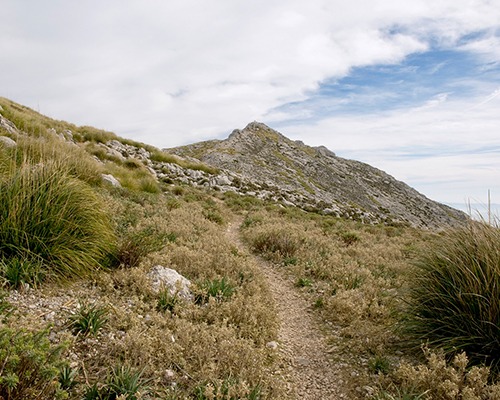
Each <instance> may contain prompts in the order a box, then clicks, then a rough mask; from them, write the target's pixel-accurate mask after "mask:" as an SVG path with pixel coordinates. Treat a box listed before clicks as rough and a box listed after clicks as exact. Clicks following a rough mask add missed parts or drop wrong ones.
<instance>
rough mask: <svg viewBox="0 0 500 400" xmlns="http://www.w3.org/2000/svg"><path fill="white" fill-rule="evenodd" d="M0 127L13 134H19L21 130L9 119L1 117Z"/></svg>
mask: <svg viewBox="0 0 500 400" xmlns="http://www.w3.org/2000/svg"><path fill="white" fill-rule="evenodd" d="M0 127H2V128H4V129H5V130H6V131H7V132H9V133H13V134H18V133H19V130H18V129H17V127H16V126H15V125H14V124H13V123H12V122H11V121H9V120H8V119H7V118H4V117H2V116H1V115H0Z"/></svg>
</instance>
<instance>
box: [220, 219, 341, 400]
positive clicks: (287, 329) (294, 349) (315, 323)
mask: <svg viewBox="0 0 500 400" xmlns="http://www.w3.org/2000/svg"><path fill="white" fill-rule="evenodd" d="M242 220H243V219H242V217H237V218H235V219H234V220H233V221H232V222H231V223H229V225H228V228H227V231H226V234H227V236H228V238H229V240H230V241H231V242H233V243H234V244H235V245H236V246H237V247H238V248H239V249H240V250H241V251H244V252H246V253H248V254H250V252H249V249H248V248H247V246H245V245H244V244H243V242H242V241H241V239H240V235H239V227H240V226H241V222H242ZM252 257H254V259H255V262H256V263H257V264H258V266H259V268H260V270H261V271H262V273H263V274H264V276H265V277H266V279H267V280H268V282H269V287H270V290H271V293H272V296H273V298H274V302H275V306H276V310H277V312H278V317H279V320H280V329H279V338H278V341H279V345H278V351H279V352H281V354H282V356H283V360H284V363H282V365H281V366H280V369H281V370H280V371H279V373H281V374H283V376H284V377H285V379H286V380H287V382H288V395H289V398H294V399H306V400H313V399H314V400H320V399H348V398H349V396H348V395H347V394H346V393H343V390H342V387H343V384H344V382H345V381H344V379H345V378H343V371H342V369H343V367H344V365H343V364H342V363H339V362H337V361H336V360H335V359H334V358H335V357H334V354H333V352H332V347H331V346H328V344H327V339H326V338H325V336H324V335H323V333H322V331H321V329H320V326H321V323H320V321H319V319H318V318H317V316H316V315H314V313H313V311H312V310H311V307H310V305H309V303H308V302H307V301H306V300H305V299H304V298H303V297H302V295H301V294H300V293H299V291H298V290H297V288H296V287H295V286H294V282H293V279H292V278H290V277H288V276H287V275H286V274H285V273H282V272H281V271H279V269H278V268H276V267H273V266H272V265H271V263H269V262H267V261H265V260H263V259H262V258H260V257H257V256H252Z"/></svg>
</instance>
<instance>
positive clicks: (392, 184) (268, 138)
mask: <svg viewBox="0 0 500 400" xmlns="http://www.w3.org/2000/svg"><path fill="white" fill-rule="evenodd" d="M208 143H209V144H208ZM193 149H196V153H195V152H193ZM168 151H170V152H173V153H175V154H178V155H182V156H191V157H192V156H194V157H196V158H198V159H199V160H201V161H203V162H204V163H207V164H210V165H213V166H215V167H217V168H221V169H223V170H227V171H231V172H232V173H237V174H239V175H241V177H242V178H244V179H246V180H247V181H253V182H255V183H256V184H258V185H260V183H264V184H265V185H266V186H268V187H270V186H272V187H273V188H274V189H273V190H277V191H278V192H279V196H278V197H277V198H282V199H283V200H284V201H285V203H286V204H293V205H297V206H299V207H301V206H302V207H303V208H306V209H320V210H323V211H324V212H326V213H332V214H334V215H338V216H349V217H353V215H356V217H355V218H359V219H361V220H364V221H370V222H398V223H408V224H410V225H413V226H417V227H424V228H425V227H427V228H432V229H434V228H438V227H442V226H450V225H456V224H459V223H461V222H462V221H463V220H464V219H465V214H463V213H461V212H459V211H457V210H454V209H452V208H450V207H448V206H445V205H443V204H440V203H437V202H434V201H432V200H430V199H428V198H427V197H425V196H424V195H422V194H420V193H418V192H417V191H416V190H415V189H413V188H411V187H409V186H408V185H406V184H405V183H403V182H400V181H398V180H396V179H394V178H393V177H392V176H390V175H389V174H387V173H385V172H383V171H381V170H379V169H377V168H374V167H372V166H370V165H368V164H365V163H362V162H359V161H354V160H348V159H344V158H341V157H338V156H336V155H335V153H334V152H333V151H331V150H329V149H328V148H326V147H325V146H317V147H310V146H308V145H306V144H304V143H303V142H302V141H292V140H290V139H288V138H287V137H285V136H284V135H282V134H281V133H279V132H278V131H276V130H274V129H272V128H270V127H268V126H267V125H265V124H263V123H260V122H256V121H254V122H251V123H249V124H248V125H247V126H246V127H245V128H243V129H242V130H240V129H236V130H234V131H233V132H232V133H231V134H230V135H229V137H228V138H227V139H225V140H221V141H217V142H216V143H214V142H203V143H201V144H195V145H190V146H183V147H179V148H175V149H168ZM276 188H277V189H276Z"/></svg>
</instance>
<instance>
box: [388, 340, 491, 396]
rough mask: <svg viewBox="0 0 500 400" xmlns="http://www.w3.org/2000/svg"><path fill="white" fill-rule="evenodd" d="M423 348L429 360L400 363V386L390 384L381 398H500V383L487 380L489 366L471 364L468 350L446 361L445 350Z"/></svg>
mask: <svg viewBox="0 0 500 400" xmlns="http://www.w3.org/2000/svg"><path fill="white" fill-rule="evenodd" d="M423 351H424V355H425V358H426V363H425V364H419V365H416V366H415V365H411V364H408V363H406V362H403V363H401V365H400V366H399V368H398V369H397V370H396V371H395V372H394V378H395V380H396V382H397V385H398V386H399V388H398V386H396V387H393V388H392V389H391V388H388V389H387V390H385V391H383V393H382V394H381V395H380V396H379V397H378V398H379V399H384V400H385V399H387V400H392V399H429V400H442V399H449V400H463V399H467V400H481V399H488V400H497V399H500V384H498V383H497V384H495V383H489V382H488V380H489V375H490V371H489V369H488V368H484V367H471V366H470V365H469V359H468V358H467V356H466V354H465V353H460V354H457V355H456V356H455V357H454V358H453V360H451V362H447V360H446V359H445V356H444V353H443V352H442V351H441V352H437V353H436V352H432V351H430V350H429V349H428V348H426V347H424V348H423ZM390 392H396V395H392V394H390Z"/></svg>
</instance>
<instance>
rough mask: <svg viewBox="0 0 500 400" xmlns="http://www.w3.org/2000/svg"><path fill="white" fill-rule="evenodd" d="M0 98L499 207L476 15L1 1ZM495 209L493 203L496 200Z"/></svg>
mask: <svg viewBox="0 0 500 400" xmlns="http://www.w3.org/2000/svg"><path fill="white" fill-rule="evenodd" d="M0 9H1V10H2V24H1V25H0V96H4V97H8V98H10V99H12V100H14V101H17V102H19V103H22V104H25V105H27V106H29V107H32V108H34V109H37V110H39V111H40V112H42V113H44V114H46V115H49V116H51V117H53V118H56V119H63V120H67V121H70V122H73V123H75V124H78V125H92V126H96V127H98V128H104V129H108V130H111V131H114V132H116V133H117V134H119V135H121V136H124V137H128V138H132V139H135V140H139V141H142V142H145V143H148V144H153V145H156V146H158V147H173V146H177V145H182V144H187V143H193V142H196V141H200V140H207V139H213V138H219V139H222V138H225V137H227V136H228V135H229V133H230V132H231V131H232V130H233V129H236V128H243V127H244V126H245V125H246V124H247V123H248V122H251V121H254V120H257V121H262V122H265V123H267V124H268V125H269V126H271V127H273V128H275V129H278V130H279V131H281V132H282V133H283V134H284V135H285V136H288V137H290V138H292V139H300V140H302V141H304V142H305V143H307V144H310V145H320V144H321V145H325V146H327V147H328V148H330V149H331V150H333V151H334V152H335V153H336V154H337V155H339V156H341V157H346V158H353V159H356V160H360V161H364V162H367V163H369V164H371V165H373V166H375V167H378V168H380V169H382V170H384V171H386V172H388V173H390V174H391V175H393V176H394V177H396V178H397V179H399V180H402V181H404V182H406V183H408V184H410V185H411V186H413V187H415V188H416V189H417V190H419V191H420V192H422V193H424V194H425V195H427V196H428V197H430V198H432V199H435V200H438V201H442V202H447V203H454V204H465V203H466V202H467V201H468V200H469V199H472V202H473V203H485V202H486V193H487V190H488V189H490V190H491V193H492V201H493V202H495V201H496V202H497V203H500V180H499V179H498V177H499V175H500V157H499V151H500V134H499V127H500V112H499V111H500V7H498V5H497V4H495V2H492V1H489V0H438V1H436V0H411V1H410V0H351V1H349V2H345V1H340V0H308V1H307V2H305V1H303V0H253V1H252V2H248V1H240V0H169V1H168V2H165V1H161V0H147V1H139V0H110V1H106V2H102V1H98V0H88V1H86V2H68V1H64V0H47V1H45V2H43V3H40V2H38V1H35V0H25V1H17V0H0ZM495 199H496V200H495Z"/></svg>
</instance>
